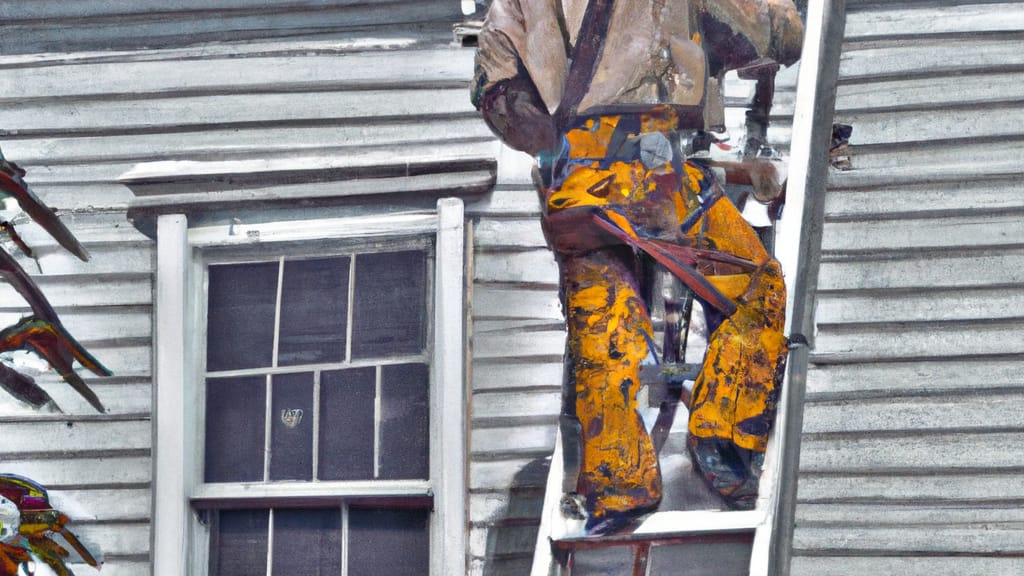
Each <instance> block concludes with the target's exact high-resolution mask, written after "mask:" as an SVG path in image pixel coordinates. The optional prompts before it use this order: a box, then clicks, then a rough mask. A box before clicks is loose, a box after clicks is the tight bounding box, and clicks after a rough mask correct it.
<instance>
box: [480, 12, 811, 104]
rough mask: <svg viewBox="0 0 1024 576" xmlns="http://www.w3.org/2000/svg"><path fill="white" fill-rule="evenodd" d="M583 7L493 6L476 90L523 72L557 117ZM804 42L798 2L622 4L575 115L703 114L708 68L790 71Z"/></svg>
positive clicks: (482, 36) (482, 39) (614, 14)
mask: <svg viewBox="0 0 1024 576" xmlns="http://www.w3.org/2000/svg"><path fill="white" fill-rule="evenodd" d="M586 4H587V0H493V2H492V3H491V7H490V10H489V12H488V14H487V19H486V20H485V22H484V28H483V31H482V32H481V34H480V48H479V52H478V55H477V72H476V73H477V83H478V85H479V84H482V88H483V89H484V90H486V89H487V88H488V87H489V86H492V85H494V84H495V83H497V82H500V81H502V80H506V79H511V78H514V77H516V76H517V75H520V74H521V73H520V70H522V69H525V71H526V72H527V74H528V75H529V77H530V79H531V80H532V81H533V83H534V84H535V85H536V87H537V90H538V92H539V94H540V97H541V98H542V99H543V102H544V104H545V105H546V106H547V108H548V111H549V112H554V110H555V109H556V108H557V107H558V105H559V103H560V102H561V100H562V95H563V88H564V86H565V81H566V76H567V74H568V70H569V65H570V64H569V50H571V48H570V46H571V45H573V44H574V43H575V41H576V34H577V32H578V30H579V28H580V22H581V21H582V19H583V12H584V11H585V9H586ZM802 36H803V24H802V23H801V21H800V18H799V15H798V14H797V12H796V8H795V7H794V5H793V2H792V0H617V1H616V2H615V5H614V8H613V11H612V14H611V20H610V21H609V24H608V32H607V34H606V37H605V40H604V46H603V49H602V52H601V55H600V56H599V57H598V58H599V59H598V61H597V67H596V69H595V72H594V76H593V79H592V81H591V83H590V87H589V90H588V91H587V93H586V94H585V95H584V96H583V99H582V100H581V101H580V103H579V105H578V107H577V113H578V114H581V115H584V114H588V113H590V114H594V113H603V112H606V111H609V110H623V111H625V110H630V109H642V108H643V107H646V106H650V105H656V104H674V105H681V106H703V105H704V102H705V99H706V91H707V84H708V74H709V63H710V66H711V67H714V68H717V69H734V68H738V67H741V66H743V65H746V64H748V63H750V62H752V61H754V60H757V59H759V58H769V59H773V60H775V61H777V62H780V63H782V64H786V65H789V64H791V63H793V62H795V61H796V60H797V59H798V58H799V56H800V48H801V41H802ZM705 50H707V53H705ZM717 71H718V70H713V71H712V73H717Z"/></svg>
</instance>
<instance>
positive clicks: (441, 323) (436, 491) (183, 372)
mask: <svg viewBox="0 0 1024 576" xmlns="http://www.w3.org/2000/svg"><path fill="white" fill-rule="evenodd" d="M425 234H435V235H436V244H435V253H434V263H435V270H434V281H433V287H434V295H433V296H434V299H433V307H432V309H433V320H432V323H433V349H432V356H431V358H430V363H431V368H430V372H431V383H432V386H433V388H432V390H431V394H430V422H431V424H430V426H431V431H430V480H429V481H419V480H413V481H390V482H377V481H368V482H316V483H309V484H298V486H292V485H289V484H291V483H288V484H262V483H253V484H251V485H246V487H245V491H244V494H240V493H239V492H238V491H237V485H236V486H234V487H232V488H231V489H228V488H227V487H221V486H217V485H211V484H205V485H204V484H202V482H201V480H202V478H201V475H202V470H201V469H200V467H199V466H198V463H199V462H200V461H201V459H200V458H199V457H198V454H199V452H198V450H200V449H201V448H202V447H201V446H199V445H198V443H197V436H198V434H197V429H198V428H197V427H198V426H199V425H201V414H198V413H197V412H198V410H197V408H196V407H199V406H202V398H200V391H201V390H202V388H201V386H200V383H201V381H202V377H203V373H202V371H201V369H202V366H199V365H198V364H199V362H197V361H196V357H197V356H198V354H199V353H200V352H197V351H196V349H197V346H199V347H201V346H202V345H204V344H205V341H204V339H203V338H201V337H197V334H196V330H195V327H198V326H202V325H203V322H202V319H201V318H197V316H198V315H199V314H200V313H201V310H205V300H204V299H205V298H206V294H205V289H204V287H203V286H201V285H200V284H201V282H199V279H201V278H202V277H203V276H202V268H201V267H202V266H203V264H202V259H201V258H199V257H197V256H196V254H197V253H198V251H201V250H203V249H208V248H217V247H225V246H246V245H257V244H265V243H271V242H299V241H319V240H331V239H355V238H359V239H373V238H387V237H402V236H410V235H425ZM465 252H466V249H465V217H464V210H463V203H462V200H461V199H458V198H442V199H440V200H438V202H437V209H436V211H427V212H424V211H420V212H404V213H396V214H382V215H372V216H353V217H347V218H346V217H343V218H326V219H320V220H309V221H300V222H296V221H287V222H270V223H265V224H253V225H237V224H236V225H229V226H211V227H203V228H193V229H189V228H188V220H187V217H186V216H185V215H184V214H169V215H162V216H160V217H159V218H158V220H157V274H156V294H155V307H156V311H155V335H154V349H155V366H154V395H153V399H154V405H153V419H154V425H153V434H154V438H153V452H154V453H153V490H152V494H153V529H152V547H151V549H152V563H153V571H154V574H158V575H159V576H164V575H168V576H186V575H190V574H205V573H206V563H207V558H208V556H207V553H208V550H207V536H208V534H207V532H208V530H207V529H206V527H205V526H204V525H203V523H202V522H201V521H200V520H201V519H200V516H199V514H197V513H195V511H194V509H193V506H192V501H193V500H197V499H201V500H223V501H229V500H231V499H237V498H246V499H253V498H259V499H262V498H268V499H273V498H280V497H288V498H292V497H299V498H304V499H316V498H321V497H322V498H333V499H335V500H337V499H338V498H339V497H345V496H354V495H359V496H367V495H370V496H391V495H402V496H408V495H410V494H415V493H417V492H418V493H420V494H422V495H423V496H433V502H434V506H433V513H432V514H431V517H430V559H431V560H430V562H431V567H430V573H431V574H432V575H433V576H442V575H450V574H463V573H465V571H466V526H467V518H466V493H467V491H466V476H467V474H466V452H467V450H466V446H467V435H466V406H467V399H466V384H465V359H464V350H465V344H464V338H465V322H466V318H465V309H466V307H465V285H466V280H465ZM200 304H202V305H200Z"/></svg>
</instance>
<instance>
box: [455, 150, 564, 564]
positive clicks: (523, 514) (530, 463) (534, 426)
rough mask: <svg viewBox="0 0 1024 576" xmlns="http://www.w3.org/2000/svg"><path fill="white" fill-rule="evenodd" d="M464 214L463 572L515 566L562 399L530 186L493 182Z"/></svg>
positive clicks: (550, 271)
mask: <svg viewBox="0 0 1024 576" xmlns="http://www.w3.org/2000/svg"><path fill="white" fill-rule="evenodd" d="M500 161H501V160H499V162H500ZM506 169H507V167H506ZM506 174H508V173H506ZM512 178H513V179H514V180H519V181H521V180H524V179H525V178H524V175H523V174H513V176H512ZM467 213H469V214H471V215H473V216H475V217H476V218H478V222H477V224H476V225H475V226H474V239H473V241H474V253H475V256H476V257H475V261H474V273H475V277H474V280H475V281H474V287H473V318H474V323H473V349H472V354H473V390H474V394H473V404H472V411H471V415H472V432H471V438H470V450H471V464H470V539H469V542H470V567H469V571H470V574H473V575H480V574H495V575H500V574H522V573H525V572H526V571H528V570H529V565H530V559H531V557H532V550H533V547H534V544H535V542H536V538H537V529H538V526H539V524H540V515H541V508H542V504H543V490H544V482H545V479H546V477H547V470H548V466H549V464H548V462H549V460H550V456H551V452H552V450H553V449H554V444H555V428H556V427H555V423H556V422H557V417H558V412H559V410H560V406H561V402H560V397H561V383H562V363H561V356H562V352H563V350H564V347H565V332H564V327H563V324H562V322H563V316H562V310H561V304H560V303H559V300H558V288H557V282H558V274H557V267H556V264H555V260H554V257H553V256H552V255H551V253H550V252H549V251H548V249H547V244H546V241H545V240H544V235H543V233H542V231H541V227H540V204H539V200H538V198H537V193H536V191H534V190H533V189H532V188H529V187H524V186H523V185H522V184H518V183H515V182H514V181H513V182H502V181H501V180H499V185H498V188H497V189H496V190H495V191H494V192H493V193H492V194H491V195H489V196H488V197H486V198H485V199H482V200H481V201H479V202H477V203H476V204H472V205H470V206H468V207H467Z"/></svg>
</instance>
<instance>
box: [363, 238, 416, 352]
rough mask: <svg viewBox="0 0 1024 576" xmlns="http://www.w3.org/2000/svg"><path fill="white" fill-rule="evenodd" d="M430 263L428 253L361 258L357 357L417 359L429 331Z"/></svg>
mask: <svg viewBox="0 0 1024 576" xmlns="http://www.w3.org/2000/svg"><path fill="white" fill-rule="evenodd" d="M426 282H427V260H426V255H425V254H424V253H423V252H420V251H415V252H390V253H385V254H360V255H358V256H357V257H356V286H355V310H354V311H353V319H352V324H353V329H352V357H353V358H367V357H375V356H390V355H395V354H416V353H419V352H421V351H422V350H423V348H424V342H425V334H426V326H427V307H426Z"/></svg>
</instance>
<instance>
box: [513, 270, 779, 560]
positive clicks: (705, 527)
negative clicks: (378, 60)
mask: <svg viewBox="0 0 1024 576" xmlns="http://www.w3.org/2000/svg"><path fill="white" fill-rule="evenodd" d="M666 276H667V275H666ZM672 280H674V279H672ZM670 298H671V296H670ZM666 301H667V302H668V303H669V305H671V303H672V302H671V300H670V299H669V298H666ZM655 315H656V313H655ZM666 315H667V314H666ZM666 332H667V333H668V334H667V335H666V337H665V338H664V340H665V341H670V340H671V339H672V335H671V332H672V330H671V328H669V329H668V330H666ZM691 338H692V336H691ZM669 356H670V357H671V355H669ZM675 360H677V361H675V362H663V363H662V364H660V365H648V366H645V367H644V369H643V370H642V372H641V381H642V382H643V384H644V386H643V388H642V390H641V393H640V395H641V398H640V405H641V406H646V407H645V408H644V409H643V410H642V416H643V418H644V422H645V424H646V427H647V430H648V433H649V434H650V435H651V439H652V442H653V443H654V446H655V449H656V450H658V451H659V453H660V454H661V457H660V458H661V464H662V474H663V482H664V490H663V491H664V493H665V499H664V500H663V502H662V506H661V507H660V509H659V510H658V511H657V512H655V513H653V514H650V515H649V516H647V517H646V518H644V519H643V520H642V522H640V523H639V524H638V525H634V526H632V527H631V528H627V529H626V530H624V531H622V532H618V533H615V534H610V535H604V536H588V535H585V534H584V532H583V520H573V519H568V518H566V517H565V516H564V515H563V514H562V512H561V498H562V481H563V475H564V474H563V461H562V447H561V437H560V436H558V437H556V440H555V449H554V453H553V454H552V459H551V468H550V472H549V475H548V479H547V484H546V488H545V498H544V506H543V510H542V516H541V522H540V530H539V533H538V538H537V543H536V546H535V549H534V557H533V568H532V572H531V576H590V575H597V574H601V575H605V574H609V575H611V574H614V575H623V576H625V575H630V574H631V575H633V576H656V575H657V574H662V573H669V572H662V571H661V570H660V569H658V568H657V566H658V565H659V564H658V559H657V558H656V555H657V552H658V551H659V549H661V550H669V549H672V548H673V547H678V549H679V550H684V553H683V555H685V554H686V553H687V552H685V550H686V549H689V550H695V549H696V548H695V547H697V546H699V547H700V549H701V550H703V554H704V556H705V557H709V556H714V554H713V553H712V554H710V555H709V554H707V551H708V550H713V549H718V550H720V554H719V555H721V556H722V557H723V558H724V559H725V560H726V561H728V562H732V564H734V565H735V564H736V563H737V560H736V559H737V558H739V559H740V560H739V561H740V562H745V565H744V566H735V568H734V569H735V572H729V571H728V570H725V571H722V570H719V569H717V568H716V571H715V572H714V573H715V574H729V573H736V574H741V573H742V574H748V573H749V574H764V573H765V570H766V568H764V567H765V566H767V562H768V545H769V543H770V534H771V527H772V522H773V511H774V509H775V498H776V496H775V494H776V492H777V491H776V490H775V485H776V484H777V483H778V478H779V467H778V465H777V463H778V461H779V456H780V454H779V452H780V451H779V444H780V442H778V441H777V439H775V438H774V437H773V438H770V439H769V444H768V451H767V453H766V454H765V463H764V467H763V470H762V477H761V486H760V491H759V492H760V496H759V498H758V501H757V504H756V506H755V509H754V510H750V511H734V510H723V508H724V505H723V504H721V502H720V500H718V496H717V494H714V493H712V492H711V490H710V489H708V488H706V487H705V485H704V483H703V480H702V478H700V477H699V476H698V475H697V474H696V473H694V472H693V471H692V468H691V466H692V465H690V464H689V457H688V453H687V451H686V449H685V442H686V421H687V418H686V417H685V412H686V406H687V404H688V399H689V389H688V388H687V386H686V384H685V383H687V382H689V385H690V386H692V380H693V378H694V377H695V376H696V373H697V371H698V370H699V364H693V363H685V362H680V361H678V360H684V359H683V358H679V359H675ZM644 396H646V401H645V400H644ZM784 401H785V400H784V399H783V402H784ZM779 408H780V409H779V416H780V418H779V420H781V417H782V416H783V415H784V414H785V406H783V405H781V403H780V407H779ZM680 409H681V411H682V412H683V413H684V414H682V415H679V414H678V413H679V412H680ZM680 416H681V417H680ZM782 424H783V423H782V422H780V421H777V422H776V426H775V430H778V429H780V427H781V426H782ZM774 435H775V434H774V432H773V436H774ZM659 547H661V548H659ZM745 554H749V561H744V560H743V559H744V557H745ZM676 556H678V554H676ZM670 561H671V557H669V558H668V559H665V560H663V561H662V563H661V565H664V563H665V562H670ZM671 573H673V574H680V573H685V574H689V572H682V571H681V570H679V569H678V568H676V569H674V570H672V571H671Z"/></svg>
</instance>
